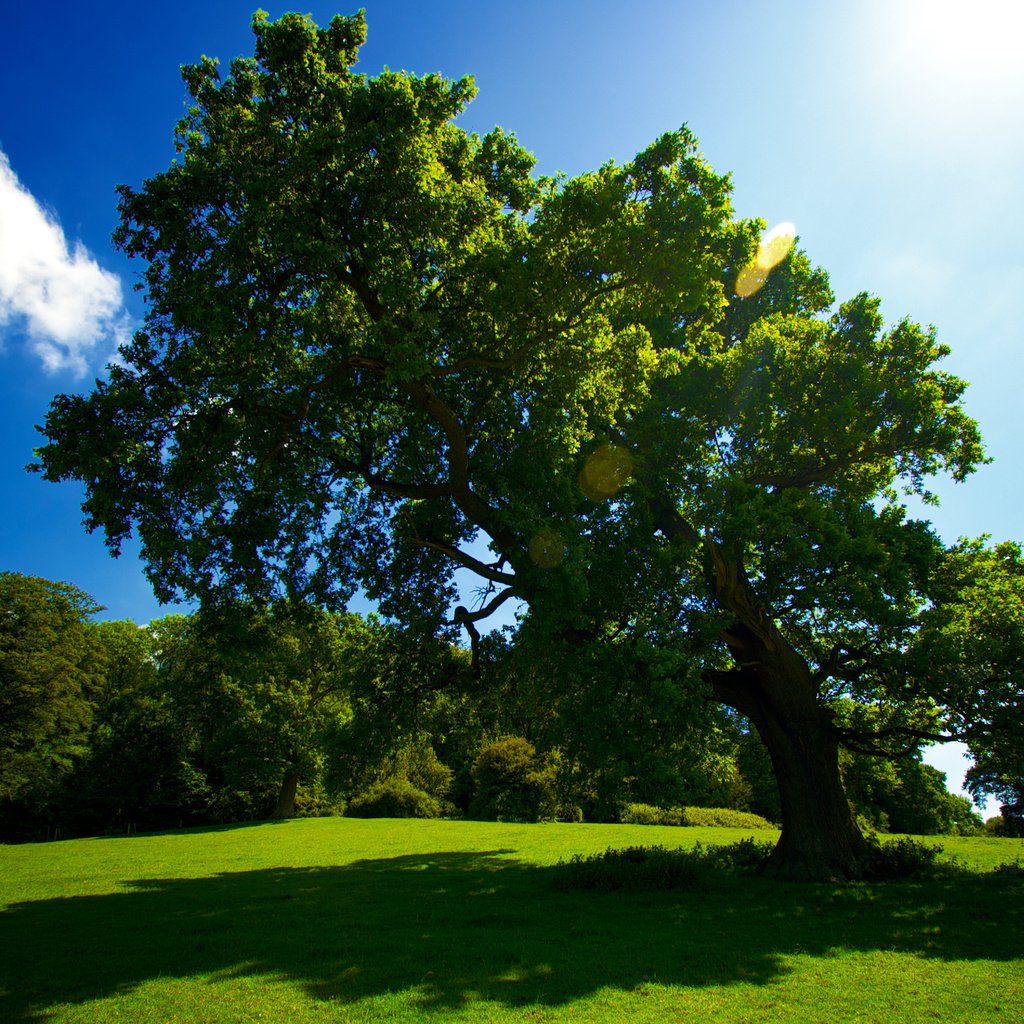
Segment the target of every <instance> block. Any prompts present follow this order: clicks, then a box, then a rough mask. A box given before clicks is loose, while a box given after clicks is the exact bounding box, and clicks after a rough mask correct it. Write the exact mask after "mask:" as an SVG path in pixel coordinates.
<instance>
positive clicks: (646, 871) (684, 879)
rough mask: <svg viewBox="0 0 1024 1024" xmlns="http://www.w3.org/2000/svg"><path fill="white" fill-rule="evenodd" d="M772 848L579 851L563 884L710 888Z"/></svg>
mask: <svg viewBox="0 0 1024 1024" xmlns="http://www.w3.org/2000/svg"><path fill="white" fill-rule="evenodd" d="M770 853H771V846H770V845H769V844H767V843H755V842H753V840H741V841H740V842H738V843H735V844H733V845H731V846H709V847H704V846H701V844H700V843H697V844H696V846H693V847H691V848H690V849H686V850H680V849H665V847H663V846H629V847H626V848H624V849H612V848H611V847H609V848H608V849H607V850H605V852H604V853H600V854H591V855H589V856H582V855H576V856H575V857H573V858H572V859H571V860H569V861H568V862H567V863H566V862H560V863H559V865H558V867H559V869H560V874H559V878H558V884H559V886H560V887H561V888H563V889H583V890H592V891H600V892H609V891H615V890H620V889H625V890H628V891H633V892H637V891H658V890H694V889H702V888H707V887H708V886H709V885H710V884H712V881H713V879H714V878H715V877H716V876H721V875H723V874H729V873H734V872H735V871H737V870H747V871H749V870H751V869H756V868H757V867H759V866H760V865H761V864H763V863H764V862H765V861H766V860H767V858H768V855H769V854H770Z"/></svg>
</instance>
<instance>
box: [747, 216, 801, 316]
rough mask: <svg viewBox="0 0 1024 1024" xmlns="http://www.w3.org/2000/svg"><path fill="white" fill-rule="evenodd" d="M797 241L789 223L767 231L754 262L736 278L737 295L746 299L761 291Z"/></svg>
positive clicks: (794, 229) (762, 237)
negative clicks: (771, 273)
mask: <svg viewBox="0 0 1024 1024" xmlns="http://www.w3.org/2000/svg"><path fill="white" fill-rule="evenodd" d="M795 241H796V228H795V227H794V226H793V225H792V224H791V223H790V222H789V221H783V222H782V223H781V224H776V225H775V227H773V228H772V229H771V230H770V231H766V232H765V233H764V234H763V235H762V236H761V241H760V242H759V243H758V246H757V255H756V256H755V257H754V260H753V262H752V263H748V264H747V265H746V266H745V267H744V268H743V269H742V270H741V271H740V272H739V276H738V277H737V278H736V288H735V291H736V294H737V295H738V296H739V297H740V298H741V299H746V298H749V297H750V296H751V295H753V294H755V293H756V292H758V291H760V290H761V288H762V286H763V285H764V283H765V281H767V280H768V274H769V272H770V271H771V270H772V268H773V267H777V266H778V265H779V264H780V263H781V262H782V261H783V260H784V259H785V258H786V257H787V256H788V255H789V251H790V250H791V249H792V248H793V243H794V242H795Z"/></svg>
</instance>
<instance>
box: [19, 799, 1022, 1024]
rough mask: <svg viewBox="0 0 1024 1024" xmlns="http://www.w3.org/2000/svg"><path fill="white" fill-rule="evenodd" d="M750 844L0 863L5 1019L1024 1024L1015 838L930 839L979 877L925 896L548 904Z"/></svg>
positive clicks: (378, 847)
mask: <svg viewBox="0 0 1024 1024" xmlns="http://www.w3.org/2000/svg"><path fill="white" fill-rule="evenodd" d="M751 834H752V833H750V832H744V831H742V830H734V829H701V828H688V829H679V828H671V827H658V826H625V825H619V826H611V825H609V826H602V825H533V826H530V825H526V826H522V825H501V824H488V823H475V822H449V821H385V820H357V819H345V818H336V819H320V820H301V821H292V822H287V823H284V824H278V825H269V824H265V825H253V826H248V827H245V826H240V827H237V828H225V829H208V830H196V831H186V832H177V833H171V834H166V835H143V836H132V837H130V838H128V837H126V838H119V839H94V840H76V841H72V842H60V843H50V844H47V845H38V846H20V847H0V1020H3V1021H8V1022H12V1024H15V1022H21V1021H44V1020H45V1021H56V1022H67V1021H81V1022H85V1021H89V1022H106V1021H131V1022H133V1024H142V1022H148V1021H152V1022H160V1024H165V1022H172V1021H182V1022H185V1021H189V1022H191V1021H198V1022H225V1024H227V1022H231V1024H237V1022H244V1021H281V1022H285V1021H287V1022H297V1024H304V1022H313V1021H316V1022H325V1021H365V1022H371V1021H372V1022H383V1021H388V1022H406V1021H410V1022H411V1021H416V1022H426V1021H431V1022H434V1021H436V1022H437V1024H447V1022H449V1021H452V1022H457V1024H463V1022H465V1024H483V1022H485V1021H486V1022H505V1021H559V1022H577V1021H586V1022H604V1024H613V1022H614V1024H619V1022H625V1021H628V1022H651V1024H654V1022H657V1024H663V1022H681V1021H701V1022H704V1021H709V1022H729V1024H733V1022H759V1021H778V1022H786V1024H791V1022H796V1024H801V1022H807V1024H810V1022H816V1024H817V1022H825V1021H828V1022H846V1021H851V1022H852V1021H856V1022H865V1024H867V1022H873V1021H878V1022H880V1024H882V1022H884V1024H903V1022H925V1021H927V1022H933V1021H947V1022H948V1021H977V1022H979V1024H980V1022H983V1021H984V1022H991V1021H1007V1022H1010V1021H1013V1022H1018V1021H1020V1020H1021V1019H1024V909H1022V908H1024V877H1022V876H1021V875H1020V874H993V873H991V871H990V869H991V868H992V867H994V866H995V865H996V864H998V863H1000V862H1006V861H1013V860H1015V859H1016V858H1018V857H1024V843H1022V842H1021V841H1020V840H996V839H944V840H939V841H940V842H941V843H942V844H943V846H944V848H945V850H946V851H947V853H948V854H950V855H953V856H957V857H958V858H959V859H960V861H961V862H962V863H963V864H964V865H966V866H967V867H969V868H970V869H971V870H972V872H973V873H962V874H960V875H959V876H955V877H951V878H949V879H946V880H942V881H937V882H929V883H916V882H915V883H910V882H903V883H888V884H884V885H867V884H860V885H846V886H838V885H800V886H798V885H786V884H779V883H771V882H766V881H763V880H761V879H756V878H739V879H737V880H735V881H734V882H733V883H731V884H730V885H722V886H713V887H712V888H710V889H708V890H706V891H697V892H683V893H666V892H657V893H635V892H632V893H631V892H611V893H603V892H602V893H582V892H576V891H565V890H564V889H560V888H559V887H558V886H557V884H556V875H557V872H556V871H555V870H554V865H555V864H556V863H557V862H558V861H560V860H567V859H569V858H570V857H571V856H572V855H574V854H581V855H586V854H590V853H598V852H601V851H603V850H605V849H606V848H607V847H609V846H614V847H626V846H637V845H656V844H660V845H662V846H664V847H666V848H671V847H679V846H692V845H693V844H694V843H696V842H698V841H700V842H701V843H703V844H705V845H707V844H709V843H724V842H733V841H735V840H736V839H739V838H742V837H743V836H745V835H751ZM755 838H756V839H757V840H759V841H760V840H763V839H766V838H770V834H766V833H765V832H763V831H762V832H758V833H757V834H756V835H755Z"/></svg>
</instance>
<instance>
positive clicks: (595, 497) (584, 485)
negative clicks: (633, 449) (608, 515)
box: [579, 444, 633, 501]
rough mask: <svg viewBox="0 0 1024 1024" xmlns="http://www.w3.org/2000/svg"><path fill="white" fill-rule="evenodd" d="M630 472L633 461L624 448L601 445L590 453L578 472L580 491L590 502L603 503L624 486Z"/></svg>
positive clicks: (613, 445)
mask: <svg viewBox="0 0 1024 1024" xmlns="http://www.w3.org/2000/svg"><path fill="white" fill-rule="evenodd" d="M632 472H633V460H632V459H631V458H630V455H629V452H628V451H626V449H625V448H623V447H622V446H621V445H617V444H603V445H601V446H600V447H599V448H595V449H594V451H592V452H591V453H590V455H589V456H588V457H587V461H586V463H585V464H584V466H583V469H581V470H580V476H579V483H580V490H581V491H583V493H584V494H585V495H586V496H587V497H588V498H589V499H590V500H591V501H604V500H605V499H606V498H611V497H612V496H613V495H615V494H616V493H618V491H620V490H621V489H622V488H623V487H624V486H625V485H626V483H627V482H628V481H629V477H630V474H632Z"/></svg>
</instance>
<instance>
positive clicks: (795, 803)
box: [709, 551, 872, 881]
mask: <svg viewBox="0 0 1024 1024" xmlns="http://www.w3.org/2000/svg"><path fill="white" fill-rule="evenodd" d="M712 560H713V564H714V569H715V575H716V577H717V581H716V596H717V597H718V600H719V604H720V606H722V607H723V608H724V609H726V610H728V611H730V612H731V613H732V614H733V615H734V616H735V621H734V623H733V625H732V626H730V627H729V628H728V629H727V630H726V631H725V632H724V633H723V634H722V638H723V640H724V641H725V643H726V644H727V646H728V647H729V650H730V653H731V654H732V657H733V661H734V663H735V665H736V667H735V668H733V669H732V670H729V671H713V672H711V673H709V676H710V679H711V684H712V690H713V694H714V696H715V698H716V699H717V700H718V701H720V702H721V703H723V704H726V705H728V706H729V707H731V708H734V709H735V710H736V711H739V712H740V714H743V715H746V716H747V718H749V719H750V721H751V722H752V723H753V725H754V727H755V728H756V729H757V731H758V734H759V735H760V737H761V739H762V740H763V742H764V744H765V746H766V747H767V749H768V755H769V757H770V758H771V762H772V768H773V770H774V773H775V779H776V782H777V783H778V787H779V799H780V802H781V804H782V835H781V837H780V838H779V842H778V845H777V846H776V847H775V850H774V851H773V852H772V855H771V857H770V859H769V861H768V864H767V866H766V873H767V874H768V875H770V876H771V877H774V878H785V879H792V880H805V881H812V880H829V879H839V878H847V879H850V878H861V877H863V876H864V875H865V873H866V872H867V871H868V870H869V869H870V866H871V860H872V853H871V848H870V847H869V846H868V844H867V842H866V841H865V839H864V836H863V835H862V834H861V832H860V829H859V828H858V827H857V823H856V822H855V821H854V818H853V814H852V812H851V810H850V805H849V801H848V800H847V798H846V792H845V790H844V789H843V783H842V777H841V775H840V772H839V735H838V732H837V730H836V729H835V727H834V725H833V721H832V715H831V713H830V712H829V711H828V709H827V708H824V707H822V705H821V703H820V701H819V699H818V688H817V685H816V684H815V681H814V678H813V676H812V674H811V671H810V668H809V666H808V664H807V662H806V660H805V659H804V658H803V656H802V655H801V654H800V653H799V651H797V650H796V649H795V648H794V647H793V646H792V645H791V644H790V643H789V642H788V641H787V640H786V638H785V637H784V636H783V635H782V634H781V632H780V631H779V629H778V627H777V626H776V625H775V623H774V622H773V621H772V620H771V618H770V617H769V616H767V615H766V614H765V613H764V610H763V608H762V607H761V606H760V604H759V603H758V601H757V599H756V596H755V595H754V592H753V588H752V587H751V586H750V584H749V582H748V581H747V580H746V578H745V576H744V574H743V570H742V567H741V566H739V565H738V563H737V562H735V561H732V562H730V561H728V560H726V559H725V558H723V557H722V555H721V552H718V551H715V552H713V553H712Z"/></svg>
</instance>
